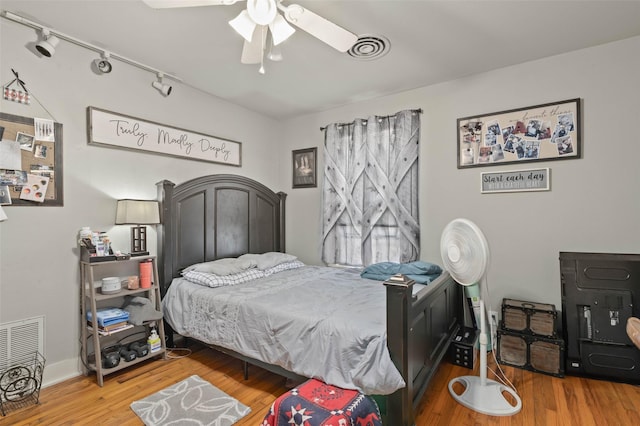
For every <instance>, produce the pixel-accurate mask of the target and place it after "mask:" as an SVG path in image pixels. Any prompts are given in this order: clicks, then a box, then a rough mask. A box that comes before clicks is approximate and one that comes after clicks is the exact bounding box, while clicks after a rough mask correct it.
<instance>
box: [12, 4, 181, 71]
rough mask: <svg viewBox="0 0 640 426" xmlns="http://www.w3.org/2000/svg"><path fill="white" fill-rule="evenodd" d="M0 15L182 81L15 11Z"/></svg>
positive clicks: (143, 68)
mask: <svg viewBox="0 0 640 426" xmlns="http://www.w3.org/2000/svg"><path fill="white" fill-rule="evenodd" d="M0 16H2V17H3V18H5V19H9V20H11V21H14V22H17V23H19V24H22V25H25V26H27V27H30V28H34V29H36V30H40V31H44V30H48V31H49V34H51V35H54V36H56V37H58V38H59V39H61V40H65V41H68V42H69V43H73V44H75V45H77V46H80V47H84V48H85V49H89V50H93V51H94V52H97V53H102V54H106V53H108V54H109V57H110V58H111V59H117V60H119V61H120V62H124V63H125V64H129V65H132V66H134V67H137V68H140V69H142V70H145V71H149V72H152V73H154V74H161V75H162V76H163V77H168V78H170V79H172V80H175V81H182V79H181V78H180V77H177V76H175V75H173V74H169V73H166V72H164V71H161V70H159V69H157V68H154V67H150V66H149V65H145V64H142V63H140V62H138V61H134V60H133V59H129V58H127V57H125V56H122V55H119V54H117V53H113V52H111V51H110V50H109V49H104V48H102V47H98V46H95V45H93V44H91V43H87V42H86V41H82V40H79V39H77V38H75V37H72V36H70V35H67V34H65V33H61V32H60V31H57V30H54V29H53V28H49V27H47V26H45V25H42V24H38V23H37V22H34V21H31V20H29V19H27V18H24V17H22V16H20V15H17V14H15V13H12V12H9V11H8V10H5V11H3V12H2V14H1V15H0Z"/></svg>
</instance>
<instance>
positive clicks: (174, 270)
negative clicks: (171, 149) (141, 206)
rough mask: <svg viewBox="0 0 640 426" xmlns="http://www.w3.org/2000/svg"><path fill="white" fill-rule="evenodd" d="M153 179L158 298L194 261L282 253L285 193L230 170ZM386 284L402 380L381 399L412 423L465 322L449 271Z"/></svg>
mask: <svg viewBox="0 0 640 426" xmlns="http://www.w3.org/2000/svg"><path fill="white" fill-rule="evenodd" d="M157 185H158V200H159V202H160V212H161V213H160V214H161V224H160V225H159V227H158V258H159V275H160V277H159V278H160V284H161V289H162V290H161V292H162V295H163V296H164V294H165V293H166V291H167V288H168V287H169V285H170V284H171V281H172V279H173V278H175V277H179V276H180V272H181V270H182V269H183V268H185V267H187V266H189V265H192V264H194V263H200V262H205V261H211V260H215V259H219V258H224V257H237V256H240V255H242V254H245V253H265V252H269V251H279V252H284V251H285V199H286V194H285V193H282V192H278V193H275V192H273V191H271V190H270V189H269V188H267V187H266V186H264V185H262V184H261V183H259V182H256V181H254V180H252V179H249V178H246V177H243V176H237V175H227V174H221V175H210V176H203V177H200V178H196V179H193V180H190V181H187V182H185V183H182V184H180V185H177V186H176V185H175V184H173V183H172V182H169V181H162V182H159V183H158V184H157ZM385 285H386V286H387V340H388V344H387V345H388V348H389V352H390V354H391V359H392V360H393V362H394V364H395V365H396V367H397V368H398V370H399V371H400V373H401V374H402V377H403V378H404V380H405V382H406V383H407V386H406V387H404V388H403V389H400V390H398V391H396V392H395V393H393V394H391V395H388V396H387V397H386V410H384V409H383V411H386V415H385V417H386V419H387V423H388V424H393V425H398V426H411V425H413V424H414V411H415V408H416V406H417V404H418V403H419V402H420V399H421V398H422V396H423V394H424V392H425V390H426V388H427V385H428V383H429V381H430V380H431V378H432V377H433V375H434V374H435V371H436V369H437V367H438V365H439V364H440V362H441V361H442V359H443V357H444V356H445V355H446V353H447V351H448V348H449V343H450V341H451V338H452V337H453V335H455V333H456V332H457V330H458V328H459V324H462V314H463V313H462V306H463V301H462V294H461V293H462V290H461V286H460V285H459V284H457V283H456V282H455V281H454V280H453V279H452V278H451V277H450V275H449V274H448V273H446V272H445V273H443V274H442V276H441V277H439V278H438V279H437V280H436V281H434V282H433V283H431V284H429V285H428V286H427V287H426V288H424V289H422V290H421V291H420V292H418V293H416V294H415V295H414V294H412V293H413V288H412V282H410V283H408V285H402V284H401V285H388V284H387V283H385ZM165 329H166V330H167V336H168V345H169V346H173V330H172V329H171V327H170V326H169V325H168V324H167V327H166V328H165ZM208 346H211V345H208ZM214 348H215V349H217V350H220V351H222V352H225V353H228V354H231V355H233V356H235V357H237V358H239V359H241V360H243V361H244V362H245V364H244V365H245V366H246V365H247V364H246V363H247V362H248V363H250V364H254V365H258V366H260V367H263V368H266V369H268V370H270V371H273V372H276V373H278V374H281V375H283V376H285V377H291V378H296V379H301V377H300V376H297V375H296V374H294V373H291V372H289V371H287V370H284V369H283V368H281V367H279V366H274V365H270V364H266V363H264V362H261V361H259V360H255V359H250V358H248V357H245V356H243V355H241V354H238V353H236V352H233V351H230V350H228V349H225V348H220V347H215V346H214ZM245 375H246V369H245ZM443 391H445V390H444V389H443Z"/></svg>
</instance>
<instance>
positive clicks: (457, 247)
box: [440, 219, 489, 285]
mask: <svg viewBox="0 0 640 426" xmlns="http://www.w3.org/2000/svg"><path fill="white" fill-rule="evenodd" d="M440 253H441V255H442V261H443V263H444V266H445V269H447V270H448V271H449V273H450V274H451V276H452V277H453V278H454V279H455V280H456V281H457V282H459V283H460V284H462V285H472V284H475V283H477V282H479V281H480V279H482V277H483V276H484V274H485V271H486V268H487V264H488V263H489V246H488V244H487V240H486V239H485V237H484V234H483V233H482V231H480V228H478V227H477V226H476V225H475V224H474V223H473V222H471V221H469V220H467V219H455V220H453V221H452V222H450V223H449V224H448V225H447V226H446V227H445V228H444V231H443V232H442V239H441V240H440Z"/></svg>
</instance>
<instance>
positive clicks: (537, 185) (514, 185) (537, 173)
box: [480, 168, 550, 193]
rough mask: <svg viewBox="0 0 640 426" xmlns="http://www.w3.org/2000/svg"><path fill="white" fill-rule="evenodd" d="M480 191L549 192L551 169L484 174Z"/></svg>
mask: <svg viewBox="0 0 640 426" xmlns="http://www.w3.org/2000/svg"><path fill="white" fill-rule="evenodd" d="M481 176H482V177H481V180H480V191H481V192H482V193H490V192H518V191H549V189H550V185H549V169H548V168H544V169H530V170H514V171H510V172H495V173H490V172H487V173H482V174H481Z"/></svg>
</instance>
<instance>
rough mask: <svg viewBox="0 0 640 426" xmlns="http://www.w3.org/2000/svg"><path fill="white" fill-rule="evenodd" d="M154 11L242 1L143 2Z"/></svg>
mask: <svg viewBox="0 0 640 426" xmlns="http://www.w3.org/2000/svg"><path fill="white" fill-rule="evenodd" d="M142 1H143V2H144V3H145V4H146V5H147V6H149V7H152V8H154V9H169V8H174V7H196V6H220V5H229V4H234V3H237V2H238V1H242V0H142Z"/></svg>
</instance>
